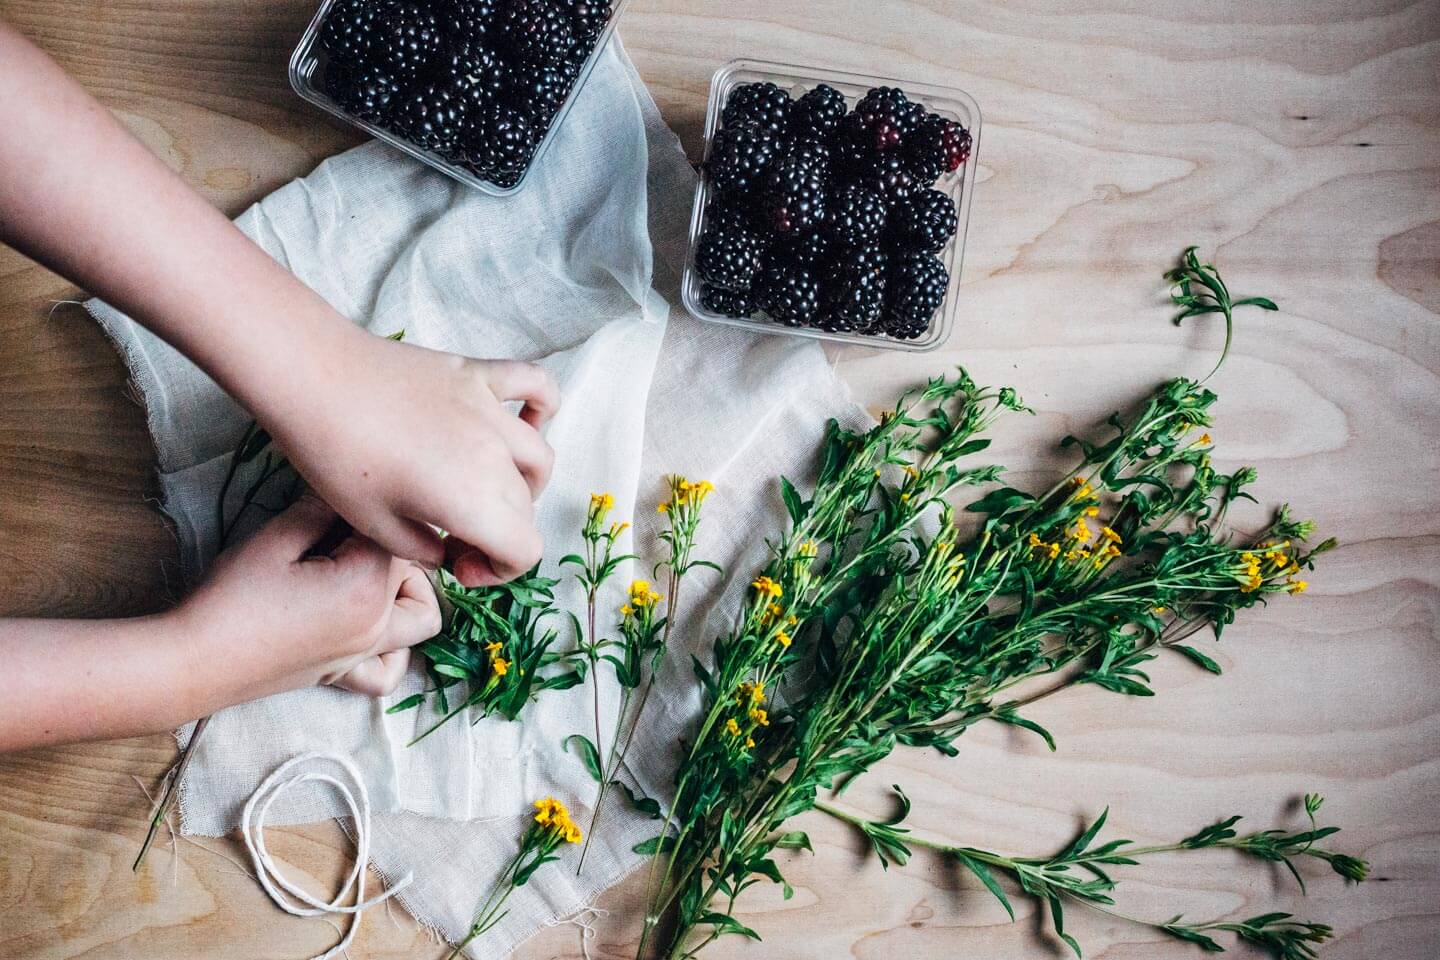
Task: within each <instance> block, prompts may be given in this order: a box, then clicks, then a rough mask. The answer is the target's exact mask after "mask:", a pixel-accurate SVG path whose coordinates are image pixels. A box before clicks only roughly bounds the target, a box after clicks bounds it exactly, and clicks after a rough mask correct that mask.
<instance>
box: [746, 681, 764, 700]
mask: <svg viewBox="0 0 1440 960" xmlns="http://www.w3.org/2000/svg"><path fill="white" fill-rule="evenodd" d="M750 702H751V703H764V702H765V685H764V684H763V683H757V684H755V685H754V686H753V687H751V688H750Z"/></svg>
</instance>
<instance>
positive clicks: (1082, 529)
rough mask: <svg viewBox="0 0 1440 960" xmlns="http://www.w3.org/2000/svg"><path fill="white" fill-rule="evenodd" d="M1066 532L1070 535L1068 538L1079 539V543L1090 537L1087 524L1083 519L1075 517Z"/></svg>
mask: <svg viewBox="0 0 1440 960" xmlns="http://www.w3.org/2000/svg"><path fill="white" fill-rule="evenodd" d="M1067 532H1068V533H1069V535H1070V539H1072V540H1079V541H1080V542H1081V543H1085V542H1086V541H1087V540H1089V539H1090V528H1089V526H1087V525H1086V523H1085V521H1084V520H1081V519H1079V518H1076V520H1075V526H1073V527H1071V528H1070V530H1068V531H1067Z"/></svg>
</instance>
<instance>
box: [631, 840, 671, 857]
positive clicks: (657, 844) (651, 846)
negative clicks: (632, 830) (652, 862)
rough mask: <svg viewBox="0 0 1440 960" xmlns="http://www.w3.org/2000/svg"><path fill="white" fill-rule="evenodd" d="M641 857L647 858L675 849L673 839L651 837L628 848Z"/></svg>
mask: <svg viewBox="0 0 1440 960" xmlns="http://www.w3.org/2000/svg"><path fill="white" fill-rule="evenodd" d="M630 849H631V850H633V851H635V852H636V853H638V854H640V855H641V856H644V857H648V856H652V855H654V854H657V853H669V852H670V851H671V850H674V849H675V838H674V837H651V838H650V839H649V840H644V841H641V842H640V843H637V844H635V846H633V847H631V848H630Z"/></svg>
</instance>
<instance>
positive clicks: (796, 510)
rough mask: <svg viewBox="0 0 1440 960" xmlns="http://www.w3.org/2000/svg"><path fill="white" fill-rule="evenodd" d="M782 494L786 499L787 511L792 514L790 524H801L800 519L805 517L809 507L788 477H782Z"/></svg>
mask: <svg viewBox="0 0 1440 960" xmlns="http://www.w3.org/2000/svg"><path fill="white" fill-rule="evenodd" d="M780 496H781V497H782V498H783V499H784V501H785V512H786V513H788V514H789V515H790V525H791V526H799V525H800V521H801V520H804V519H805V511H806V510H807V509H808V508H807V507H806V505H805V501H804V500H803V499H802V498H801V497H800V491H798V490H796V489H795V484H793V483H791V482H790V480H789V479H788V478H787V477H781V478H780Z"/></svg>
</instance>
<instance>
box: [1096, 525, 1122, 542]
mask: <svg viewBox="0 0 1440 960" xmlns="http://www.w3.org/2000/svg"><path fill="white" fill-rule="evenodd" d="M1100 537H1101V538H1102V539H1104V540H1108V541H1109V542H1111V543H1119V542H1120V534H1118V533H1116V532H1115V531H1114V530H1111V529H1110V528H1109V527H1101V528H1100Z"/></svg>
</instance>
